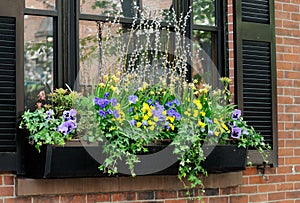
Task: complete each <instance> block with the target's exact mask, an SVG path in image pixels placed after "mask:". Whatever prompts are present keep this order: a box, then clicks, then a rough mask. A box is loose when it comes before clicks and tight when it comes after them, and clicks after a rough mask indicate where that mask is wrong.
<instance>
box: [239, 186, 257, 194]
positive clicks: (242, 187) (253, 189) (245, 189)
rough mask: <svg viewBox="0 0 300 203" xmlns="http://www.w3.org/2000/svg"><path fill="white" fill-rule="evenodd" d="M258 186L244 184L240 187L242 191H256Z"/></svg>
mask: <svg viewBox="0 0 300 203" xmlns="http://www.w3.org/2000/svg"><path fill="white" fill-rule="evenodd" d="M256 192H257V186H256V185H250V186H249V185H245V186H244V185H243V186H241V187H240V193H256Z"/></svg>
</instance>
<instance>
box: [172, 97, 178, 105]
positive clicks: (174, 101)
mask: <svg viewBox="0 0 300 203" xmlns="http://www.w3.org/2000/svg"><path fill="white" fill-rule="evenodd" d="M172 103H173V104H175V105H176V106H179V105H180V102H179V100H178V99H174V100H173V101H172Z"/></svg>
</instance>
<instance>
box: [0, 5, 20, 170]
mask: <svg viewBox="0 0 300 203" xmlns="http://www.w3.org/2000/svg"><path fill="white" fill-rule="evenodd" d="M21 2H22V1H18V0H1V2H0V171H16V170H17V168H16V166H17V164H16V163H17V151H18V150H17V114H18V111H19V109H20V108H21V104H22V98H23V95H18V96H17V92H20V93H21V91H22V90H23V88H22V86H23V85H22V83H23V82H22V81H23V79H22V78H21V76H22V69H23V66H22V64H23V49H22V47H23V45H22V43H23V40H22V39H23V23H22V22H23V12H22V9H23V7H22V3H21ZM18 43H19V44H18ZM17 89H18V91H17ZM19 90H21V91H19ZM22 94H23V93H22ZM17 100H20V101H18V102H17ZM17 104H18V105H17Z"/></svg>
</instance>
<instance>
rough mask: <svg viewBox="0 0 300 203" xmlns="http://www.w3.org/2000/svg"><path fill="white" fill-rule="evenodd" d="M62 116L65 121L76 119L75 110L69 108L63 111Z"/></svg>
mask: <svg viewBox="0 0 300 203" xmlns="http://www.w3.org/2000/svg"><path fill="white" fill-rule="evenodd" d="M63 118H64V120H65V121H69V120H75V121H76V110H75V109H71V110H70V111H64V112H63Z"/></svg>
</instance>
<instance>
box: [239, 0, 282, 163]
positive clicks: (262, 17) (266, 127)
mask: <svg viewBox="0 0 300 203" xmlns="http://www.w3.org/2000/svg"><path fill="white" fill-rule="evenodd" d="M234 6H235V43H236V44H235V45H236V46H235V66H236V67H235V85H236V88H235V89H236V95H237V96H236V102H237V104H238V106H239V108H240V109H241V110H242V111H243V116H244V118H245V120H246V121H248V123H249V124H250V125H253V126H254V128H255V129H256V130H257V131H258V132H260V133H261V134H262V135H263V136H264V137H265V140H266V141H267V142H268V143H269V144H270V145H271V146H272V147H273V150H274V149H275V148H276V147H277V146H276V145H277V144H276V143H277V107H276V106H277V102H276V67H275V66H276V59H275V54H276V51H275V18H274V0H235V3H234ZM273 162H274V161H273Z"/></svg>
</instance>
